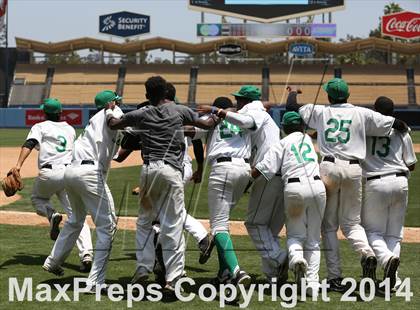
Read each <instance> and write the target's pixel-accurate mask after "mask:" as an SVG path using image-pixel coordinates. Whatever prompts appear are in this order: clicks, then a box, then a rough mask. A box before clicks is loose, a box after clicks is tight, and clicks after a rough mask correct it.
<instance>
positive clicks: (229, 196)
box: [208, 159, 251, 236]
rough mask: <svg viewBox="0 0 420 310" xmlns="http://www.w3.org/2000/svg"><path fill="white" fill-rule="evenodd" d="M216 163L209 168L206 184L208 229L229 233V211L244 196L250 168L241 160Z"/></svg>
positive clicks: (213, 232)
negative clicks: (208, 214)
mask: <svg viewBox="0 0 420 310" xmlns="http://www.w3.org/2000/svg"><path fill="white" fill-rule="evenodd" d="M233 160H234V161H233V162H221V163H216V164H214V165H213V166H212V167H211V171H210V175H209V183H208V201H209V213H210V228H211V232H212V234H213V235H214V236H215V235H216V233H217V232H224V231H229V216H230V211H231V209H232V208H233V207H234V206H235V205H236V204H237V203H238V201H239V199H240V198H241V197H242V195H243V194H244V191H245V188H246V186H247V185H248V182H249V180H250V170H251V168H250V166H249V164H247V163H245V161H244V160H243V159H237V160H235V159H233Z"/></svg>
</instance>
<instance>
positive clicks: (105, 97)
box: [95, 90, 122, 109]
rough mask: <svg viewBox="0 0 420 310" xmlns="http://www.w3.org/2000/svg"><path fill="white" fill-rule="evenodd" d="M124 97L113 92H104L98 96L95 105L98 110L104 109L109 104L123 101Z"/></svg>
mask: <svg viewBox="0 0 420 310" xmlns="http://www.w3.org/2000/svg"><path fill="white" fill-rule="evenodd" d="M121 99H122V97H121V96H118V94H117V93H116V92H114V91H112V90H103V91H101V92H99V93H97V94H96V96H95V105H96V107H97V108H98V109H102V108H103V107H105V106H106V104H107V103H109V102H111V101H118V100H121Z"/></svg>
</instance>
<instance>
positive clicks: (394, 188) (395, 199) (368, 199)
mask: <svg viewBox="0 0 420 310" xmlns="http://www.w3.org/2000/svg"><path fill="white" fill-rule="evenodd" d="M407 202H408V180H407V178H406V177H403V176H400V177H397V176H395V175H389V176H384V177H381V178H380V179H375V180H370V181H367V182H366V185H365V195H364V200H363V207H362V225H363V227H364V228H365V230H366V234H367V237H368V239H369V243H370V245H371V246H372V248H373V250H374V251H375V255H376V257H377V258H378V262H379V264H380V265H381V266H382V267H383V268H385V266H386V263H387V262H388V260H389V259H390V258H391V257H393V256H397V257H399V256H400V251H401V240H402V238H403V226H404V218H405V211H406V209H407Z"/></svg>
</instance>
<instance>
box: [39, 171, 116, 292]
mask: <svg viewBox="0 0 420 310" xmlns="http://www.w3.org/2000/svg"><path fill="white" fill-rule="evenodd" d="M105 175H106V173H104V172H102V171H99V170H98V167H97V166H96V165H74V164H72V165H69V166H67V169H66V172H65V175H64V184H65V188H66V191H67V193H68V196H69V200H70V204H71V206H72V210H73V213H72V215H71V217H70V218H69V220H68V221H67V222H66V223H65V224H64V227H63V229H62V230H61V232H60V235H59V236H58V239H57V241H56V242H55V244H54V247H53V249H52V251H51V254H50V256H48V258H47V260H46V262H45V263H46V264H47V265H52V266H55V265H61V264H63V262H64V261H65V260H66V258H67V256H68V255H69V254H70V252H71V249H72V248H73V246H74V244H75V242H76V239H77V237H78V235H79V234H80V231H81V230H82V227H83V223H84V222H85V219H86V215H87V213H88V212H89V213H90V215H91V216H92V220H93V222H94V223H95V226H96V246H95V255H94V259H93V264H92V269H91V271H90V273H89V277H88V280H87V283H88V285H97V284H103V283H105V273H106V266H107V263H108V259H109V255H110V250H111V249H110V247H111V242H112V241H111V240H112V236H113V233H114V232H115V230H116V216H115V209H114V200H113V198H112V195H111V192H110V190H109V188H108V185H107V184H106V183H105Z"/></svg>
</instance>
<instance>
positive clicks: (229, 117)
mask: <svg viewBox="0 0 420 310" xmlns="http://www.w3.org/2000/svg"><path fill="white" fill-rule="evenodd" d="M145 88H146V98H147V100H148V101H147V102H145V103H143V104H140V105H139V106H138V109H137V110H134V111H131V112H128V113H125V114H124V113H123V112H122V110H121V109H120V107H119V106H118V105H119V102H120V100H121V99H122V98H121V97H120V96H118V95H117V94H116V93H115V92H113V91H109V90H105V91H102V92H100V93H98V94H97V95H96V97H95V106H96V108H97V112H96V114H95V115H94V116H93V117H92V118H91V119H90V120H89V123H88V125H87V126H86V127H85V129H84V131H83V133H82V134H81V135H80V136H79V137H78V138H77V139H76V134H75V130H74V129H73V128H72V127H71V126H70V125H68V124H67V123H66V122H64V121H60V114H61V111H62V106H61V103H60V102H59V101H58V100H57V99H51V98H50V99H46V100H45V102H44V103H43V105H42V106H41V108H42V109H43V111H44V112H45V115H46V121H44V122H41V123H38V124H36V125H34V126H33V127H32V128H31V130H30V133H29V134H28V137H27V139H26V141H25V143H24V144H23V146H22V149H21V153H20V155H19V159H18V161H17V164H16V169H18V170H20V169H21V167H22V165H23V163H24V161H25V159H26V158H27V157H28V156H29V154H30V153H31V151H32V150H33V149H34V148H36V149H37V150H39V157H38V166H39V176H38V177H37V178H36V180H35V184H34V187H33V192H32V196H31V201H32V204H33V206H34V208H35V209H36V212H37V214H39V215H41V216H45V217H46V218H47V219H48V220H49V222H50V228H51V229H50V237H51V239H52V240H55V244H54V247H53V248H52V250H51V253H50V254H49V256H48V257H47V259H46V260H45V262H44V264H43V266H42V268H43V269H45V270H46V271H48V272H51V273H53V274H55V275H58V276H62V275H63V274H64V270H63V268H62V265H63V263H64V262H65V260H66V258H67V257H68V256H69V254H70V252H71V251H72V249H73V248H74V246H75V245H77V248H78V250H79V257H80V261H81V271H84V272H89V276H88V279H87V284H88V285H89V286H90V287H91V288H92V292H94V291H96V288H97V287H98V286H101V287H104V286H105V279H106V269H107V264H108V261H109V257H110V253H111V247H112V242H113V239H114V236H115V232H116V230H117V215H116V212H115V208H114V201H113V198H112V194H111V191H110V189H109V187H108V185H107V178H108V172H109V168H110V163H111V161H112V160H116V161H123V160H124V159H125V158H126V157H127V156H128V155H129V154H130V153H131V152H132V151H133V150H141V157H142V161H143V166H142V169H141V174H140V179H139V180H140V183H139V187H140V190H139V205H140V206H139V213H138V218H137V229H136V258H137V267H136V270H135V272H134V276H133V277H132V283H133V284H134V283H138V284H144V283H145V281H147V280H148V278H149V276H150V275H151V274H153V273H155V274H156V279H157V281H159V282H162V284H163V287H164V291H166V292H167V293H173V292H174V290H175V285H176V283H177V281H178V280H180V279H181V278H182V277H184V276H185V275H186V273H185V271H184V267H185V250H186V246H185V240H184V233H183V230H184V229H185V230H186V231H188V232H189V233H191V234H192V235H193V236H194V238H195V240H196V241H197V245H198V248H199V252H200V259H199V261H200V263H202V264H203V263H205V262H206V261H207V260H208V258H209V257H210V255H211V252H212V250H213V248H214V246H215V247H216V250H217V255H218V262H219V270H218V272H217V275H216V277H215V279H214V280H213V283H214V284H227V283H230V284H233V285H235V286H238V285H243V286H245V287H247V286H249V285H250V284H251V281H252V279H251V277H250V276H249V275H248V274H247V273H246V272H245V270H243V269H242V268H241V267H240V264H239V261H238V257H237V255H236V253H235V250H234V245H233V241H232V238H231V235H230V233H229V217H230V212H231V210H232V209H233V208H234V207H235V205H236V204H237V203H238V201H239V199H240V198H241V197H242V196H243V195H244V193H246V192H249V202H248V209H247V217H246V220H245V227H246V229H247V231H248V234H249V236H250V237H251V240H252V242H253V243H254V245H255V248H256V249H257V251H258V253H259V255H260V257H261V269H262V272H263V273H264V275H265V276H266V278H267V281H268V283H271V284H273V283H277V285H281V284H284V283H286V281H287V279H288V272H289V270H290V271H292V272H293V273H294V277H295V279H294V280H295V281H296V283H297V285H298V286H299V285H301V284H302V283H303V282H305V283H306V287H308V288H309V289H307V291H306V293H307V294H308V295H312V296H313V295H314V294H317V293H318V291H319V289H320V278H319V268H320V259H321V252H322V253H323V255H325V258H326V267H327V272H328V278H327V280H328V284H329V288H330V290H332V291H337V292H345V291H346V290H347V288H348V287H347V286H346V285H345V283H343V282H342V280H343V274H342V270H341V261H340V253H339V241H338V236H337V232H338V229H339V228H340V229H341V231H342V233H343V234H344V236H345V238H346V239H347V240H348V241H349V242H350V244H351V246H352V248H353V249H354V250H355V251H356V252H357V253H358V254H359V255H360V261H361V267H362V277H363V278H371V279H372V280H374V281H376V269H377V266H380V267H381V269H383V270H384V279H389V281H390V286H391V288H393V289H396V288H398V286H399V285H400V284H401V280H400V277H399V276H398V267H399V264H400V251H401V240H402V238H403V225H404V216H405V212H406V208H407V204H408V178H409V176H410V171H412V170H414V167H415V163H416V161H417V159H416V155H415V152H414V148H413V144H412V140H411V138H410V135H409V131H410V129H409V128H408V127H407V125H406V124H405V123H404V122H403V121H401V120H399V119H397V118H394V117H393V116H392V115H393V108H394V107H393V102H392V100H391V99H389V98H387V97H379V98H377V100H376V101H375V103H374V108H375V111H373V110H370V109H367V108H362V107H358V106H354V105H352V104H350V103H348V101H347V100H348V98H349V96H350V92H349V88H348V85H347V84H346V82H345V81H344V80H343V79H339V78H334V79H332V80H330V81H329V82H327V83H326V84H324V85H323V89H324V90H325V92H326V94H327V96H328V100H329V102H330V104H329V105H317V104H303V105H302V104H299V103H298V100H297V99H298V94H299V93H300V90H299V89H297V88H296V87H288V92H289V95H288V98H287V104H286V113H284V114H283V117H282V123H281V127H282V130H283V133H284V134H285V135H286V136H285V137H284V138H281V136H282V135H283V134H282V133H281V131H280V128H279V127H278V126H277V125H276V123H275V122H274V120H273V119H272V117H271V116H270V115H269V114H268V112H267V111H268V109H269V108H270V104H268V103H263V102H262V101H261V100H260V98H261V92H260V89H259V88H257V87H255V86H250V85H248V86H243V87H241V89H240V90H239V91H238V92H235V93H233V94H232V96H233V97H234V98H235V100H236V105H234V104H233V103H232V101H231V100H230V99H229V98H228V97H218V98H216V99H215V100H214V103H213V105H212V106H206V105H201V106H198V108H197V109H196V110H195V111H194V110H192V109H190V108H188V107H186V106H184V105H180V104H177V103H176V101H177V100H176V97H175V94H176V91H175V88H174V87H173V85H172V84H170V83H168V82H166V81H165V80H164V79H163V78H162V77H160V76H154V77H151V78H149V79H148V80H147V81H146V83H145ZM307 128H310V129H314V130H315V132H313V133H311V134H308V133H307ZM313 139H316V140H317V145H318V148H319V155H320V157H319V159H318V154H317V152H316V151H315V146H314V143H313ZM191 144H192V145H193V146H194V153H195V157H196V160H197V170H196V171H195V172H193V169H192V160H191V158H190V157H189V155H188V147H189V145H191ZM203 145H204V148H203ZM204 149H205V152H204ZM204 153H205V156H204ZM206 164H208V165H209V166H210V172H209V176H208V209H209V222H210V232H207V230H206V229H205V228H204V226H203V225H202V224H201V222H199V221H198V220H196V219H195V218H194V217H192V216H191V215H189V214H188V211H189V210H187V207H186V204H185V197H184V196H185V190H184V186H185V185H186V184H187V183H188V182H190V181H193V182H195V183H200V182H201V179H202V176H203V173H204V171H205V169H204V166H205V165H206ZM54 194H55V195H57V197H58V199H59V201H60V203H61V205H62V207H63V209H64V210H65V212H66V213H67V215H68V220H67V221H66V222H65V223H64V226H63V228H62V229H61V231H60V230H59V224H60V222H61V221H62V215H61V214H59V213H58V212H57V211H56V210H55V209H54V207H53V206H52V204H51V202H50V199H51V197H52V196H53V195H54ZM88 213H89V214H90V215H91V217H92V220H93V222H94V224H95V227H96V246H95V247H93V245H92V238H91V233H90V229H89V226H88V225H87V223H86V215H87V214H88ZM284 225H285V226H286V232H287V242H286V244H287V248H286V249H284V248H282V247H281V246H280V242H279V233H280V231H281V229H282V228H283V226H284ZM321 236H322V242H323V246H322V250H321ZM242 259H246V258H242Z"/></svg>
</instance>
